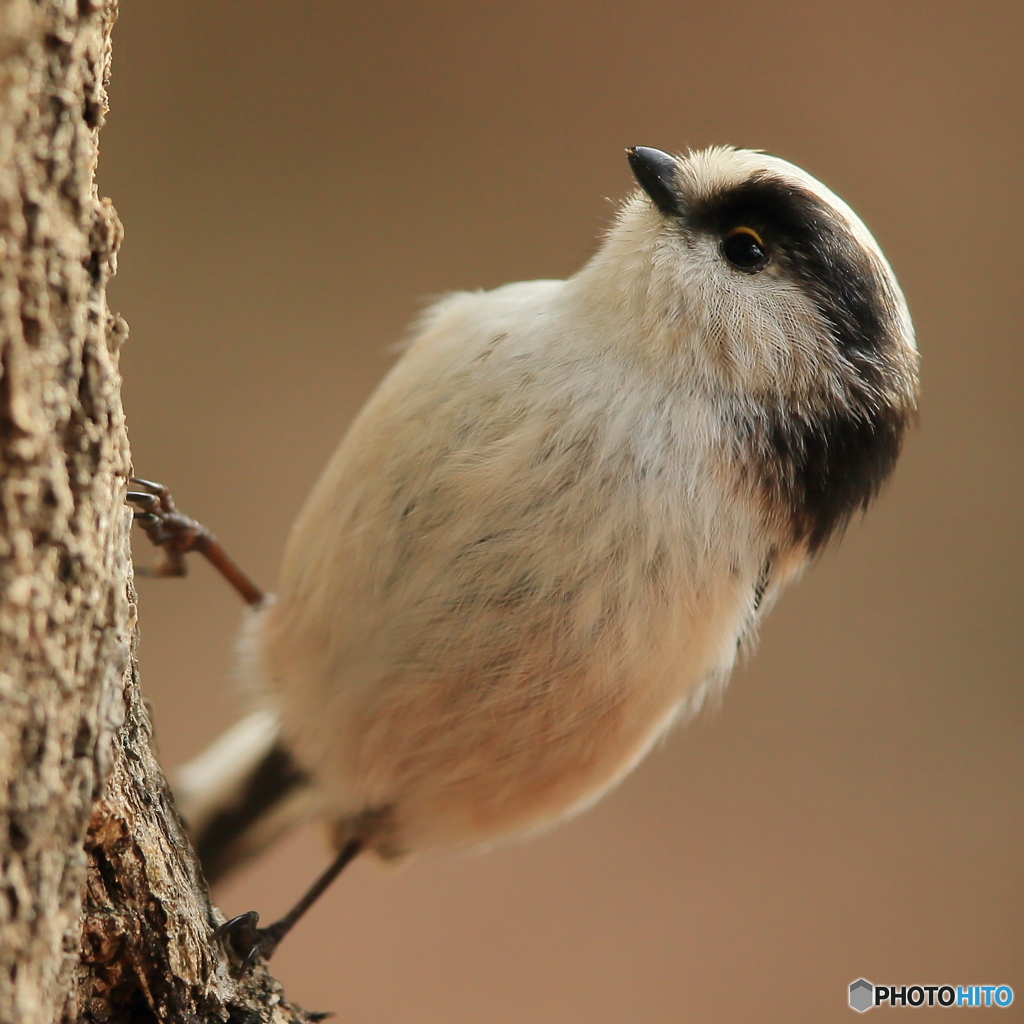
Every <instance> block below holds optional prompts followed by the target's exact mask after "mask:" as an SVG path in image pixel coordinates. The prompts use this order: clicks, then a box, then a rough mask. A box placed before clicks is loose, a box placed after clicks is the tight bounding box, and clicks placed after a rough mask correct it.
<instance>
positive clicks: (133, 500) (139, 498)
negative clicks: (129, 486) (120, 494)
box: [125, 491, 160, 511]
mask: <svg viewBox="0 0 1024 1024" xmlns="http://www.w3.org/2000/svg"><path fill="white" fill-rule="evenodd" d="M125 500H126V501H127V502H128V503H129V504H130V505H138V506H139V507H140V508H143V509H145V510H146V511H149V510H150V509H154V508H157V507H158V506H159V505H160V498H159V496H158V495H156V494H150V493H149V492H148V491H129V492H128V493H127V494H126V495H125Z"/></svg>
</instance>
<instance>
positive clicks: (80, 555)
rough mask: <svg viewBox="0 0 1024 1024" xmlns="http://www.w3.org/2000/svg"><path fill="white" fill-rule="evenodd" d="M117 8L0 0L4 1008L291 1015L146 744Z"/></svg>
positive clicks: (34, 1012)
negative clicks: (102, 148)
mask: <svg viewBox="0 0 1024 1024" xmlns="http://www.w3.org/2000/svg"><path fill="white" fill-rule="evenodd" d="M116 10H117V7H116V0H0V871H2V875H0V1021H3V1022H5V1024H6V1022H12V1024H22V1022H26V1024H28V1022H31V1024H35V1022H40V1024H42V1022H51V1021H58V1020H65V1021H72V1020H83V1021H154V1020H174V1021H181V1020H187V1021H190V1022H205V1021H226V1020H230V1021H239V1022H240V1021H243V1020H244V1021H256V1020H260V1021H263V1020H266V1021H270V1020H274V1021H299V1020H309V1019H315V1015H305V1014H303V1013H302V1012H301V1011H299V1010H297V1009H295V1008H294V1007H291V1006H289V1005H288V1004H287V1003H285V1002H284V1000H283V999H282V998H281V993H280V988H279V986H278V985H277V983H276V982H274V981H273V979H272V978H270V977H269V976H268V975H267V974H266V972H265V971H263V970H262V969H259V968H258V969H257V970H256V971H255V972H254V974H253V975H252V976H250V977H248V978H246V979H244V980H243V981H237V980H235V979H234V978H232V976H231V973H230V970H229V965H228V962H227V960H226V958H225V956H224V953H223V951H222V950H221V949H220V947H219V944H218V943H217V942H216V941H215V940H214V939H213V938H212V934H211V932H212V928H213V927H215V926H216V924H217V923H218V920H219V917H218V916H217V912H216V911H215V910H214V909H213V908H212V907H211V905H210V902H209V898H208V895H207V892H206V887H205V884H204V883H203V881H202V877H201V875H200V873H199V869H198V866H197V864H196V862H195V858H194V856H193V855H192V852H191V849H190V847H189V845H188V842H187V840H186V839H185V837H184V833H183V832H182V830H181V826H180V823H179V821H178V819H177V816H176V814H175V811H174V806H173V802H172V800H171V796H170V793H169V790H168V788H167V784H166V782H165V780H164V777H163V774H162V772H161V771H160V768H159V766H158V765H157V763H156V761H155V759H154V757H153V754H152V748H151V744H150V728H149V722H148V717H147V713H146V709H145V705H144V704H143V702H142V699H141V697H140V694H139V688H138V677H137V672H136V663H135V657H134V636H135V604H134V592H133V590H132V585H131V561H130V554H129V529H130V526H131V514H130V512H129V511H128V510H127V509H126V507H125V505H124V497H125V491H126V485H127V479H128V476H129V467H130V459H129V450H128V440H127V435H126V433H125V425H124V415H123V412H122V409H121V398H120V390H119V377H118V372H117V358H118V349H119V347H120V345H121V343H122V342H123V341H124V340H125V338H126V337H127V328H126V327H125V324H124V322H123V321H122V320H121V319H120V318H119V317H117V316H114V315H112V314H111V313H110V311H109V310H108V308H107V304H106V285H107V281H108V280H109V278H110V277H111V275H112V274H113V273H114V270H115V265H116V252H117V246H118V243H119V241H120V237H121V227H120V224H119V222H118V219H117V215H116V213H115V212H114V208H113V206H112V205H111V204H110V202H109V201H108V200H103V199H99V198H98V197H97V194H96V189H95V185H94V182H93V175H94V171H95V167H96V160H97V152H98V151H97V145H98V134H99V127H100V125H101V124H102V122H103V117H104V113H105V110H106V89H105V84H106V80H107V76H108V74H109V68H110V30H111V27H112V26H113V23H114V20H115V17H116Z"/></svg>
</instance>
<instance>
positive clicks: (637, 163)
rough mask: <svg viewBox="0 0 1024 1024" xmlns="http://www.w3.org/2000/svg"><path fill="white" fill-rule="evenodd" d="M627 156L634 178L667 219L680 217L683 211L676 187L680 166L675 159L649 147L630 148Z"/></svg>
mask: <svg viewBox="0 0 1024 1024" xmlns="http://www.w3.org/2000/svg"><path fill="white" fill-rule="evenodd" d="M626 156H627V157H629V166H630V167H631V168H632V169H633V177H635V178H636V180H637V182H638V183H639V184H640V187H641V188H642V189H643V190H644V191H645V192H646V193H647V194H648V195H649V196H650V197H651V201H652V202H653V203H654V205H655V206H656V207H657V208H658V209H659V210H661V212H662V213H663V214H665V216H666V217H678V216H679V215H680V213H682V211H681V210H680V209H679V193H678V189H677V187H676V168H677V166H678V164H677V163H676V159H675V157H672V156H669V155H668V153H662V151H661V150H660V149H650V148H648V147H647V146H630V147H629V149H627V150H626Z"/></svg>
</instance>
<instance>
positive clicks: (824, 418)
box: [133, 147, 918, 966]
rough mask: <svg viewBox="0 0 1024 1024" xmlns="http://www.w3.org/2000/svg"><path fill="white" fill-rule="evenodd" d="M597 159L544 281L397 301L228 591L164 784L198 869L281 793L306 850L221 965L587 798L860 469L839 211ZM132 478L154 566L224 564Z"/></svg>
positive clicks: (646, 162) (873, 379)
mask: <svg viewBox="0 0 1024 1024" xmlns="http://www.w3.org/2000/svg"><path fill="white" fill-rule="evenodd" d="M627 155H628V159H629V163H630V165H631V167H632V170H633V174H634V175H635V178H636V180H637V182H638V183H639V186H640V188H639V189H638V190H637V191H636V192H635V193H634V194H632V195H631V196H629V198H627V199H626V201H625V202H624V204H623V205H622V207H621V209H620V210H619V212H618V215H617V217H616V218H615V221H614V223H613V224H612V226H611V228H610V230H609V231H608V233H607V235H606V237H605V238H604V240H603V243H602V244H601V246H600V248H599V249H598V251H597V253H596V254H595V255H594V256H593V258H592V259H591V260H590V261H589V262H588V263H587V264H586V265H585V266H584V267H583V268H582V269H581V270H580V271H579V272H578V273H577V274H576V275H574V276H573V277H571V278H569V279H568V280H565V281H530V282H524V283H518V284H509V285H505V286H504V287H500V288H497V289H495V290H493V291H489V292H475V293H467V292H463V293H457V294H453V295H449V296H447V297H446V298H443V299H442V300H441V301H439V302H438V303H436V304H435V305H434V306H432V307H431V308H430V309H429V310H428V311H427V313H426V315H425V316H424V317H423V318H422V321H421V322H420V323H419V325H418V328H417V330H416V333H415V337H414V339H413V340H412V342H411V343H410V344H409V345H408V347H407V348H406V350H405V352H404V354H403V355H402V357H401V358H400V359H399V361H398V362H397V364H396V365H395V366H394V368H393V369H392V370H391V371H390V373H389V374H388V375H387V377H386V378H385V379H384V381H383V382H382V383H381V385H380V386H379V387H378V389H377V390H376V392H375V393H374V394H373V396H372V397H371V398H370V399H369V401H368V402H367V404H366V406H365V407H364V408H363V410H362V411H361V412H360V414H359V415H358V417H357V418H356V420H355V422H354V423H353V424H352V426H351V429H350V430H349V432H348V434H347V435H346V436H345V438H344V439H343V440H342V442H341V444H340V446H339V448H338V449H337V451H336V452H335V454H334V456H333V458H332V459H331V461H330V463H329V464H328V466H327V468H326V469H325V471H324V473H323V475H322V476H321V478H320V480H319V482H318V483H317V484H316V486H315V488H314V489H313V492H312V494H311V495H310V497H309V499H308V500H307V502H306V504H305V507H304V508H303V510H302V512H301V513H300V515H299V517H298V519H297V521H296V523H295V525H294V527H293V529H292V532H291V535H290V538H289V541H288V544H287V550H286V552H285V555H284V563H283V567H282V570H281V576H280V581H279V586H278V589H277V592H276V598H273V599H270V598H266V599H264V598H263V596H262V594H261V593H260V592H259V591H258V590H257V589H256V588H254V587H252V585H251V584H249V587H250V589H249V590H248V591H246V590H245V588H244V587H243V586H240V589H241V590H242V593H243V596H246V597H247V599H248V600H249V601H250V603H251V604H253V605H254V610H253V611H252V612H251V613H250V615H249V617H248V621H247V623H246V625H245V628H244V632H243V637H242V641H241V650H242V662H243V665H244V671H245V674H246V676H247V677H248V679H249V681H250V684H251V687H252V691H253V693H254V694H256V700H257V704H258V709H257V710H256V711H255V712H254V713H253V714H252V715H251V716H250V717H248V718H246V719H244V720H243V721H242V722H241V723H239V724H238V725H237V726H236V727H235V728H234V729H233V730H231V731H230V732H229V733H228V734H227V735H226V736H225V737H223V738H222V739H221V740H220V741H218V743H217V744H215V745H214V747H213V748H211V750H209V751H207V752H206V753H205V754H203V755H200V757H199V758H198V759H197V760H196V761H195V762H193V763H192V764H191V765H189V766H187V767H186V769H185V770H184V771H183V772H182V778H181V785H180V787H179V791H178V792H179V800H180V805H181V807H182V810H183V812H184V814H185V817H186V819H187V820H188V821H189V823H190V826H191V829H192V834H193V836H194V838H195V840H196V844H197V849H198V851H199V853H200V856H201V859H202V861H203V864H204V868H205V870H206V871H207V873H208V876H209V877H211V878H213V877H216V876H218V875H220V874H222V873H223V872H224V871H225V870H227V869H228V868H230V867H231V866H232V865H234V864H236V863H238V862H240V861H241V860H243V859H245V858H247V857H249V856H252V855H253V854H254V853H256V852H258V851H259V850H260V849H262V848H263V847H264V846H265V845H266V844H267V843H268V842H269V841H270V840H271V839H273V838H274V837H275V836H276V835H277V834H279V833H280V832H281V831H282V830H283V829H284V828H286V827H288V826H289V825H290V824H292V823H294V822H295V821H296V820H298V819H300V818H302V817H305V816H308V815H311V814H317V815H319V816H320V817H322V818H323V819H324V820H325V821H326V822H327V823H328V824H329V827H330V830H331V834H332V838H333V842H334V845H335V848H336V850H337V851H338V856H337V858H336V860H335V862H334V864H333V865H332V866H331V868H329V869H328V871H327V872H325V874H324V875H323V876H321V878H320V879H319V880H318V882H317V884H316V885H315V886H314V888H313V890H311V892H310V893H308V894H307V896H306V897H304V900H303V901H301V902H300V904H299V905H298V906H297V908H296V910H295V911H293V913H292V914H291V915H289V917H288V918H286V919H282V921H281V922H278V923H277V924H276V925H271V926H270V928H264V929H259V928H257V927H256V924H257V921H258V918H257V916H256V915H255V914H252V913H250V914H248V915H242V917H240V918H237V919H235V920H234V921H233V922H229V924H228V925H227V926H225V928H224V929H223V933H224V934H225V935H226V936H227V938H228V940H229V945H230V947H231V948H232V949H233V950H234V952H235V954H236V955H237V957H238V959H239V960H240V961H241V962H242V964H243V966H248V964H250V963H251V962H252V961H253V959H254V958H255V957H256V956H257V955H263V956H269V955H270V953H272V952H273V949H274V948H275V947H276V944H277V942H278V941H280V938H281V936H282V935H283V934H284V932H286V931H287V930H288V928H290V927H291V925H292V924H294V921H295V920H296V919H297V918H298V916H300V915H301V913H302V912H304V910H305V909H306V908H307V907H308V905H309V904H310V903H311V902H312V899H314V898H315V897H316V896H317V895H318V894H319V892H321V891H322V890H323V888H325V887H326V885H327V884H329V882H330V880H331V879H332V878H333V877H334V876H335V875H336V874H337V873H338V871H340V870H341V868H342V867H344V865H345V864H347V863H348V861H349V860H351V859H352V857H354V856H355V855H356V854H358V853H360V852H364V851H365V852H371V853H374V854H376V855H378V856H379V857H382V858H385V859H395V858H401V857H404V856H406V855H407V854H410V853H414V852H416V851H419V850H424V849H427V848H436V847H456V846H457V847H467V846H482V845H486V844H489V843H492V842H494V841H495V840H498V839H503V838H506V837H511V836H522V835H526V834H528V833H531V832H535V831H537V830H539V829H542V828H546V827H548V826H550V825H552V824H554V823H555V822H557V821H559V820H561V819H564V818H566V817H568V816H570V815H572V814H575V813H577V812H579V811H580V810H582V809H583V808H585V807H587V806H588V805H590V804H592V803H593V802H594V801H595V800H597V799H598V798H599V797H600V796H601V795H602V794H603V793H605V792H607V790H608V789H609V788H610V787H612V786H614V785H615V784H616V783H618V782H619V781H620V780H621V779H622V778H623V777H624V776H625V775H626V774H627V773H628V772H629V771H630V770H631V769H632V768H633V767H634V766H635V765H636V764H637V762H638V761H639V760H640V759H641V758H642V757H643V756H644V755H645V754H646V753H647V751H649V750H650V749H651V746H652V745H653V744H654V743H655V742H656V741H657V739H658V738H659V737H660V736H661V735H662V734H663V733H664V732H665V731H666V730H667V729H668V728H669V727H670V726H671V725H672V723H674V722H678V721H680V720H684V719H686V718H688V717H689V716H691V715H692V714H694V712H695V711H696V710H697V709H698V708H699V707H700V706H701V703H702V702H703V701H704V700H705V698H706V697H707V696H708V694H709V693H714V692H716V691H719V690H720V689H721V688H722V687H723V686H724V684H725V682H726V679H727V678H728V675H729V672H730V670H731V668H732V666H733V663H734V662H735V660H736V657H737V652H738V650H739V649H740V648H742V647H743V646H744V644H745V643H749V642H750V641H751V639H752V637H753V636H754V634H755V632H756V629H757V625H758V621H759V619H760V618H761V616H762V615H763V614H764V612H765V610H766V609H767V608H768V607H769V606H770V605H771V604H772V602H773V601H774V600H775V598H776V596H777V595H778V593H779V591H780V590H781V589H782V587H783V586H784V585H785V584H786V583H787V582H789V581H790V580H792V579H793V578H794V577H795V576H797V575H798V574H799V573H800V571H801V570H802V569H803V568H804V567H805V566H806V565H807V563H808V562H809V561H810V560H811V559H812V558H813V557H814V556H815V555H816V554H817V553H818V552H820V551H821V550H822V549H823V548H824V547H825V545H826V544H827V543H828V542H829V541H830V540H832V539H835V538H837V537H838V536H839V535H840V534H841V533H842V531H843V528H844V527H845V526H846V524H847V522H848V521H849V519H850V517H851V516H852V515H853V514H854V513H856V512H857V511H859V510H861V509H864V508H866V507H867V505H868V504H869V502H870V501H871V500H872V498H874V496H875V495H876V493H877V492H878V490H879V487H880V485H881V484H882V482H883V481H884V480H885V479H886V477H888V475H889V474H890V472H891V470H892V469H893V466H894V464H895V462H896V459H897V456H898V454H899V451H900V445H901V440H902V438H903V435H904V431H905V429H906V427H907V426H908V424H909V423H911V422H912V420H913V418H914V415H915V411H916V405H917V390H918V375H917V370H918V356H917V350H916V346H915V341H914V334H913V328H912V325H911V321H910V317H909V314H908V311H907V306H906V303H905V301H904V298H903V295H902V293H901V291H900V288H899V286H898V285H897V283H896V279H895V277H894V276H893V272H892V270H891V269H890V267H889V264H888V263H887V262H886V259H885V257H884V256H883V255H882V253H881V251H880V249H879V247H878V245H877V244H876V242H875V241H874V239H873V238H872V236H871V234H870V233H869V232H868V230H867V228H866V227H865V226H864V224H863V223H862V222H861V221H860V219H859V218H858V217H857V216H856V214H854V212H853V211H852V210H851V209H850V208H849V206H847V205H846V203H845V202H843V201H842V200H841V199H840V198H838V197H837V196H836V195H834V194H833V193H832V192H830V191H829V190H828V189H827V188H825V186H823V185H822V184H821V183H820V182H818V181H816V180H815V179H814V178H812V177H811V176H810V175H809V174H807V173H806V172H805V171H803V170H801V169H800V168H798V167H796V166H794V165H793V164H791V163H787V162H786V161H784V160H781V159H778V158H776V157H773V156H768V155H765V154H763V153H761V152H754V151H750V150H742V149H733V148H728V147H718V148H712V149H707V150H704V151H700V152H691V153H689V154H685V155H681V156H671V155H669V154H667V153H664V152H661V151H660V150H657V149H650V148H646V147H635V148H631V149H629V150H627ZM133 500H135V501H136V504H138V505H139V506H140V511H139V515H140V517H141V518H142V519H143V526H144V527H146V528H147V531H148V532H150V534H151V536H152V537H153V539H154V540H157V542H158V543H163V544H165V546H167V547H168V548H169V549H171V550H172V551H174V552H178V553H176V554H175V555H174V558H175V559H177V560H180V557H181V556H180V552H181V551H184V550H186V549H187V548H188V547H189V546H192V547H199V548H200V549H202V550H206V553H207V554H208V555H210V556H211V557H212V558H213V560H214V561H215V562H216V561H217V560H218V559H220V561H221V568H224V561H225V557H223V553H222V552H221V550H220V548H219V546H218V545H216V543H215V542H214V541H213V540H212V538H211V537H209V535H208V534H205V533H203V532H202V528H201V527H198V524H194V523H192V521H191V520H186V522H187V523H191V526H189V527H188V528H187V529H184V530H182V529H178V530H177V531H176V532H175V530H173V529H171V527H172V526H173V520H174V516H175V515H176V514H177V513H176V511H175V510H174V509H173V503H172V502H170V499H169V497H167V496H166V495H165V492H163V491H162V489H160V488H158V486H157V485H144V486H143V491H142V492H138V493H136V494H135V495H134V498H133ZM147 517H148V518H147ZM178 518H179V519H184V517H180V516H179V517H178ZM189 530H192V533H191V534H189ZM182 537H186V540H184V541H183V540H182ZM187 537H191V538H192V539H191V540H188V539H187ZM197 537H198V538H202V537H206V538H207V540H203V541H202V542H201V543H195V540H196V538H197ZM169 538H170V539H169ZM174 538H177V539H174ZM207 541H209V543H207ZM211 552H212V554H211ZM172 570H173V567H172ZM229 575H230V573H229ZM235 583H236V585H239V584H238V579H237V578H236V579H235Z"/></svg>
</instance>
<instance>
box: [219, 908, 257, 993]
mask: <svg viewBox="0 0 1024 1024" xmlns="http://www.w3.org/2000/svg"><path fill="white" fill-rule="evenodd" d="M259 923H260V915H259V914H257V913H256V911H255V910H250V911H248V913H245V914H239V915H238V916H237V917H233V918H231V920H230V921H225V922H224V924H222V925H221V926H220V927H219V928H218V929H217V930H216V931H215V932H214V933H213V937H214V938H215V939H221V940H222V941H223V942H224V945H225V946H226V947H227V951H228V954H229V955H230V956H231V958H232V959H233V960H235V961H236V962H237V963H238V975H239V977H241V976H242V975H243V974H248V973H249V971H251V970H252V968H253V965H254V964H255V963H256V958H257V957H258V956H259V955H260V952H261V945H262V944H261V942H260V939H261V935H260V929H259V928H258V927H257V925H258V924H259Z"/></svg>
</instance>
